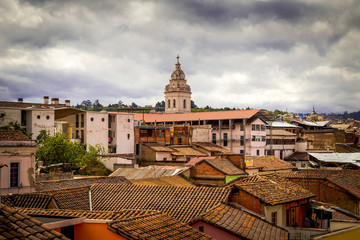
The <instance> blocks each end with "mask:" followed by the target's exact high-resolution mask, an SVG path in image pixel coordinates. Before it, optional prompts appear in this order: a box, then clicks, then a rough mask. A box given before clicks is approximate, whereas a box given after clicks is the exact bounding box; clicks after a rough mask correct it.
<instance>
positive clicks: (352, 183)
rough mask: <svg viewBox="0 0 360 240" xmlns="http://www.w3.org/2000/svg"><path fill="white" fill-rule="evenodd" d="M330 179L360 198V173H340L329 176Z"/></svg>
mask: <svg viewBox="0 0 360 240" xmlns="http://www.w3.org/2000/svg"><path fill="white" fill-rule="evenodd" d="M328 180H329V181H330V182H332V183H334V184H336V185H338V186H340V187H341V188H343V189H346V190H347V191H349V192H350V193H351V194H353V195H354V196H356V197H357V198H358V199H360V173H359V172H358V174H352V175H350V174H346V173H344V174H341V175H340V174H339V175H333V176H329V177H328Z"/></svg>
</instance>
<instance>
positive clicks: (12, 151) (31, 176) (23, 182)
mask: <svg viewBox="0 0 360 240" xmlns="http://www.w3.org/2000/svg"><path fill="white" fill-rule="evenodd" d="M36 150H37V147H36V145H35V141H32V140H31V139H29V138H28V137H27V136H26V135H25V134H23V133H22V132H21V131H20V130H5V129H0V163H3V167H2V168H0V171H1V174H0V176H1V181H0V182H1V186H0V188H1V193H2V194H7V193H29V192H33V191H34V187H35V185H34V183H35V152H36Z"/></svg>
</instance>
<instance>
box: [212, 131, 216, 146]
mask: <svg viewBox="0 0 360 240" xmlns="http://www.w3.org/2000/svg"><path fill="white" fill-rule="evenodd" d="M212 143H214V144H216V133H213V134H212Z"/></svg>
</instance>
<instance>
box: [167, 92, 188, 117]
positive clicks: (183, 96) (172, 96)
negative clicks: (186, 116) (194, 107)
mask: <svg viewBox="0 0 360 240" xmlns="http://www.w3.org/2000/svg"><path fill="white" fill-rule="evenodd" d="M169 100H170V108H169V106H168V101H169ZM174 100H175V101H176V106H175V108H174V104H173V101H174ZM184 100H185V101H186V108H184V107H183V102H184ZM188 112H191V93H182V92H169V93H166V94H165V113H188Z"/></svg>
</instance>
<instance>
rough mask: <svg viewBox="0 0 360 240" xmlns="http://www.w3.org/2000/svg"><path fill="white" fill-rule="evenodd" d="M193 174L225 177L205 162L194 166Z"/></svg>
mask: <svg viewBox="0 0 360 240" xmlns="http://www.w3.org/2000/svg"><path fill="white" fill-rule="evenodd" d="M195 169H196V170H195V172H193V173H195V174H196V175H202V176H204V175H205V176H225V175H224V174H223V173H222V172H220V171H219V170H217V169H215V168H214V167H212V166H210V165H209V164H208V163H206V162H202V163H199V164H197V165H196V166H195Z"/></svg>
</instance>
